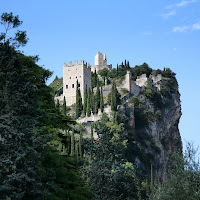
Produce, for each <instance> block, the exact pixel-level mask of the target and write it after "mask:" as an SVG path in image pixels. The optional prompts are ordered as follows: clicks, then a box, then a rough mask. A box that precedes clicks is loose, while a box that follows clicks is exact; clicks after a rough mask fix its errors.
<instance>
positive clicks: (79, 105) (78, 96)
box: [76, 80, 83, 118]
mask: <svg viewBox="0 0 200 200" xmlns="http://www.w3.org/2000/svg"><path fill="white" fill-rule="evenodd" d="M82 109H83V105H82V98H81V91H80V88H79V83H78V80H77V83H76V118H79V117H80V116H81V112H82Z"/></svg>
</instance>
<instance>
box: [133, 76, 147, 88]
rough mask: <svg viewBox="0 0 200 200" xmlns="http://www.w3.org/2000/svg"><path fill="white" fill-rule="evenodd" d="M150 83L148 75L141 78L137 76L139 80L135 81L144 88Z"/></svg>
mask: <svg viewBox="0 0 200 200" xmlns="http://www.w3.org/2000/svg"><path fill="white" fill-rule="evenodd" d="M147 81H148V78H147V75H146V74H142V75H141V76H137V79H136V81H135V83H136V85H138V86H140V87H143V86H145V83H146V82H147Z"/></svg>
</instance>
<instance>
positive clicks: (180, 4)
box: [165, 0, 197, 9]
mask: <svg viewBox="0 0 200 200" xmlns="http://www.w3.org/2000/svg"><path fill="white" fill-rule="evenodd" d="M195 2H197V0H183V1H181V2H180V3H177V4H171V5H168V6H166V7H165V9H172V8H177V7H183V6H187V5H188V4H191V3H195Z"/></svg>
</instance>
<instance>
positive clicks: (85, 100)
mask: <svg viewBox="0 0 200 200" xmlns="http://www.w3.org/2000/svg"><path fill="white" fill-rule="evenodd" d="M87 95H88V92H87V87H86V89H85V96H84V104H83V114H84V115H86V111H87Z"/></svg>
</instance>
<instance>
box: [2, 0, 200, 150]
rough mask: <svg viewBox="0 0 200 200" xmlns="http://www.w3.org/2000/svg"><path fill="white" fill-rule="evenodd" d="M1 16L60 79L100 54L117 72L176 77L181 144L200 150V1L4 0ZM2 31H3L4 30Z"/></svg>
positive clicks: (28, 52)
mask: <svg viewBox="0 0 200 200" xmlns="http://www.w3.org/2000/svg"><path fill="white" fill-rule="evenodd" d="M0 1H1V6H0V14H1V13H3V12H13V13H14V14H15V15H19V17H20V19H21V20H23V22H24V23H23V25H22V26H21V30H26V31H27V34H28V37H29V42H28V44H27V46H26V47H24V48H23V49H22V50H23V51H24V53H25V54H26V55H39V57H40V61H39V64H40V65H44V67H45V68H46V69H50V70H51V71H54V74H53V76H52V78H51V79H50V80H49V81H48V83H50V82H52V80H53V79H54V78H55V76H56V75H57V76H58V77H61V76H62V63H63V62H64V61H66V62H68V61H74V60H81V59H84V60H86V61H88V62H89V63H90V64H94V56H95V54H96V53H97V52H98V51H101V52H102V53H106V54H107V59H108V63H109V64H111V63H112V64H113V66H114V67H115V66H116V64H117V63H121V62H122V61H123V60H124V59H127V60H129V61H130V64H131V66H132V67H133V66H135V65H136V64H138V65H139V64H142V63H143V62H146V63H148V64H149V66H150V67H152V68H154V69H158V68H160V69H163V68H164V67H169V68H171V69H172V70H173V71H174V72H175V73H177V79H178V83H179V90H180V93H181V102H182V113H183V115H182V117H181V120H180V125H179V127H180V132H181V136H182V140H183V142H184V143H185V140H187V141H194V144H195V145H196V146H197V145H199V144H200V135H199V134H200V131H199V126H198V125H199V124H198V123H200V116H199V113H200V106H199V99H200V92H199V91H200V89H199V88H200V83H199V80H200V12H199V10H200V0H163V1H159V0H148V1H147V0H140V1H136V0H123V1H121V0H101V1H97V0H59V1H55V0H54V1H53V0H48V1H47V0H40V1H39V0H34V1H33V0H29V1H27V0H26V1H25V0H18V1H16V0H6V1H3V0H0ZM0 31H2V30H1V29H0Z"/></svg>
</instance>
